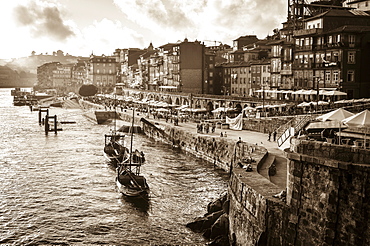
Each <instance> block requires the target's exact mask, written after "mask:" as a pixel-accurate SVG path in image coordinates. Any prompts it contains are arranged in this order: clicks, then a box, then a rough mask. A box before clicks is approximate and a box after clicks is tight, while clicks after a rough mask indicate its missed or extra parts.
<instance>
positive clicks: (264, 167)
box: [257, 153, 275, 179]
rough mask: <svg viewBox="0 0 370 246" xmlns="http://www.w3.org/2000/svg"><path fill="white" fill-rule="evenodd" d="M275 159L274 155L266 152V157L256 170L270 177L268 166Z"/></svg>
mask: <svg viewBox="0 0 370 246" xmlns="http://www.w3.org/2000/svg"><path fill="white" fill-rule="evenodd" d="M274 161H275V155H273V154H271V153H267V157H265V159H264V160H263V163H262V164H261V165H260V167H259V169H258V170H257V171H258V173H259V174H261V175H262V176H263V177H265V178H267V179H270V177H269V168H270V166H271V165H272V164H273V163H274Z"/></svg>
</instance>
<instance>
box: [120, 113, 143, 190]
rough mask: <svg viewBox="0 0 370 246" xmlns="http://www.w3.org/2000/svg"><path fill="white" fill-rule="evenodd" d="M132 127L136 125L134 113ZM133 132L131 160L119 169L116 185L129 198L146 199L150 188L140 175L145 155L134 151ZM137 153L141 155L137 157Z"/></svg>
mask: <svg viewBox="0 0 370 246" xmlns="http://www.w3.org/2000/svg"><path fill="white" fill-rule="evenodd" d="M132 117H133V118H132V126H133V125H134V112H133V116H132ZM133 136H134V133H133V130H132V131H131V141H130V151H129V158H128V159H127V160H124V161H123V162H121V163H120V164H119V166H118V168H117V177H116V183H117V188H118V190H119V191H120V192H121V193H122V194H123V195H125V196H128V197H146V196H147V195H148V194H149V186H148V184H147V182H146V179H145V177H144V176H143V175H140V168H141V165H142V164H143V161H144V160H145V159H144V158H141V157H144V154H143V153H142V152H139V151H137V150H135V151H134V152H133V151H132V143H133ZM135 153H140V156H136V155H135Z"/></svg>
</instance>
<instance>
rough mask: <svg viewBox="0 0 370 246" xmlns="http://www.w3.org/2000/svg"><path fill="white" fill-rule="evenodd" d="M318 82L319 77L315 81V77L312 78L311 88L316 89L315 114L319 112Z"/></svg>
mask: <svg viewBox="0 0 370 246" xmlns="http://www.w3.org/2000/svg"><path fill="white" fill-rule="evenodd" d="M319 81H320V77H317V80H316V77H315V76H313V86H314V88H315V87H316V113H317V112H318V110H319ZM315 82H316V84H315Z"/></svg>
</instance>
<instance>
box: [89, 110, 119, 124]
mask: <svg viewBox="0 0 370 246" xmlns="http://www.w3.org/2000/svg"><path fill="white" fill-rule="evenodd" d="M95 117H96V122H97V123H98V124H104V123H106V122H109V121H112V120H113V119H115V118H118V114H117V112H116V111H114V110H113V111H111V110H95Z"/></svg>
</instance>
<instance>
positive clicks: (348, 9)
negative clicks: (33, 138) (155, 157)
mask: <svg viewBox="0 0 370 246" xmlns="http://www.w3.org/2000/svg"><path fill="white" fill-rule="evenodd" d="M304 2H305V1H303V0H289V1H288V5H289V8H288V16H287V21H286V22H284V23H283V28H282V29H280V30H279V29H275V30H274V34H273V35H272V36H268V37H266V38H265V39H258V38H257V36H255V35H245V36H240V37H239V38H237V39H235V40H233V46H232V48H231V47H227V46H225V45H224V44H220V45H219V46H211V47H206V46H205V45H204V43H202V42H200V41H194V42H191V41H189V40H188V39H186V38H185V39H184V41H179V42H176V43H168V44H164V45H161V46H159V47H158V48H154V47H153V45H152V44H150V45H149V47H148V48H145V49H138V48H127V49H116V50H115V51H114V56H104V55H102V56H94V55H92V56H91V57H90V60H89V62H87V64H86V67H87V70H86V71H87V72H88V74H87V77H86V79H85V82H84V83H93V84H95V85H96V86H98V87H99V91H101V92H110V91H113V87H114V86H115V84H116V83H121V84H123V85H124V86H125V87H127V88H135V89H144V90H155V91H164V92H168V91H171V92H184V93H193V94H215V95H225V96H226V95H234V96H239V97H256V96H260V95H258V94H257V93H256V92H257V91H259V90H273V91H280V92H279V93H280V96H282V94H285V95H287V91H292V90H294V91H297V90H301V89H305V90H311V89H313V90H322V89H325V90H340V91H344V92H346V93H347V98H348V99H351V98H362V97H369V96H370V87H369V86H368V85H369V84H370V70H369V69H368V68H367V64H368V63H369V62H370V61H369V59H370V56H369V53H370V47H369V45H368V42H369V41H370V40H369V39H370V14H369V13H367V12H365V11H367V10H368V2H369V1H350V0H347V1H345V2H344V3H343V6H342V4H341V3H340V2H341V1H317V2H314V3H311V4H305V3H304ZM322 2H325V3H322ZM354 8H357V9H354ZM215 43H216V41H215ZM98 60H99V61H98ZM103 60H104V61H105V62H104V61H103ZM40 72H41V73H42V69H40ZM79 76H80V75H79ZM39 77H40V81H39V84H44V85H48V86H54V85H53V84H52V83H51V84H50V81H49V82H47V78H46V77H45V76H44V75H40V76H39ZM80 77H81V76H80ZM71 83H72V84H76V83H81V82H78V81H77V80H74V81H72V82H71ZM59 84H60V83H59ZM275 96H276V98H278V97H279V96H278V94H277V93H275ZM280 98H283V97H280Z"/></svg>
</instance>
